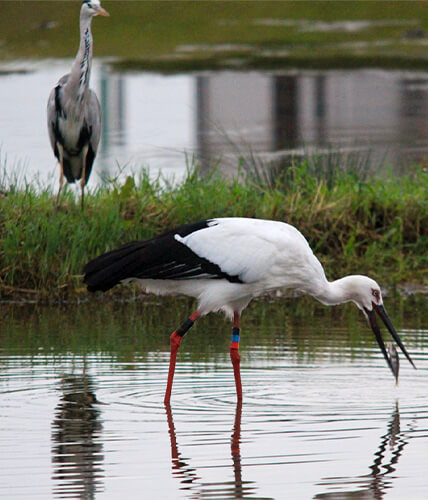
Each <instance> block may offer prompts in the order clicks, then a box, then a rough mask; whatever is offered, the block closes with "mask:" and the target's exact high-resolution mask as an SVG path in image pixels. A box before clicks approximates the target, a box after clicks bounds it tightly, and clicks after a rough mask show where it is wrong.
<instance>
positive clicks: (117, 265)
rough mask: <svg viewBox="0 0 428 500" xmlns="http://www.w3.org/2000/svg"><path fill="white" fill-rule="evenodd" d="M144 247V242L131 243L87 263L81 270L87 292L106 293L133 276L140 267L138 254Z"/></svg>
mask: <svg viewBox="0 0 428 500" xmlns="http://www.w3.org/2000/svg"><path fill="white" fill-rule="evenodd" d="M144 246H146V242H144V241H131V242H130V243H127V244H126V245H123V246H121V247H119V248H116V249H115V250H112V251H110V252H107V253H104V254H102V255H100V256H98V257H96V258H95V259H93V260H91V261H89V262H88V263H87V264H86V265H85V267H84V268H83V273H84V275H85V276H84V278H83V281H84V282H85V283H86V285H87V286H88V290H89V291H90V292H96V291H98V290H100V291H102V292H106V291H107V290H110V288H113V287H114V286H115V285H117V284H118V283H120V282H121V281H122V280H124V279H126V278H129V277H132V276H135V274H136V271H137V269H138V266H139V265H140V259H139V258H138V253H139V251H140V250H141V249H142V248H143V247H144Z"/></svg>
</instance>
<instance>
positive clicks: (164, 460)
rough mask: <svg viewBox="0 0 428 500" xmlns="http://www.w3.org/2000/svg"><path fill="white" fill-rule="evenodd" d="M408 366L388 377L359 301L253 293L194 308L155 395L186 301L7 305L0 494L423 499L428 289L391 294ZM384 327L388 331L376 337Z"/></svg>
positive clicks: (0, 356)
mask: <svg viewBox="0 0 428 500" xmlns="http://www.w3.org/2000/svg"><path fill="white" fill-rule="evenodd" d="M387 304H388V309H389V311H390V313H391V316H392V319H393V321H394V323H395V324H396V326H397V328H398V329H399V332H400V335H401V336H402V338H403V341H404V343H405V344H406V345H407V347H408V349H409V351H410V353H411V354H412V357H413V358H414V360H415V363H416V365H417V367H418V370H413V369H412V368H411V367H410V365H409V364H408V363H407V362H405V360H404V359H403V356H401V374H400V383H399V385H398V386H395V383H394V380H393V377H392V376H391V374H390V373H389V370H388V369H387V367H386V365H385V362H384V360H383V358H382V356H381V354H380V353H379V352H378V349H377V347H376V345H375V343H374V342H373V340H372V338H371V337H372V335H371V333H370V331H369V329H368V327H367V325H366V324H365V322H364V319H362V318H361V317H360V315H359V312H358V311H356V310H355V308H354V307H352V306H349V307H341V308H335V309H327V308H323V307H318V306H315V305H314V304H313V302H312V301H309V300H307V301H306V299H305V300H303V301H286V300H280V301H274V302H270V301H260V302H257V303H254V304H252V305H251V306H250V307H249V308H248V310H247V311H246V313H245V315H244V317H243V330H242V336H241V337H242V339H241V356H242V362H241V372H242V381H243V387H244V389H243V391H244V402H243V405H242V407H241V406H237V405H236V401H235V389H234V383H233V374H232V369H231V366H230V361H229V359H228V343H229V328H230V325H228V324H227V323H225V322H224V321H223V320H222V319H221V317H219V316H218V315H217V316H215V315H210V316H209V317H207V318H203V319H202V320H200V322H199V324H197V325H196V326H195V327H194V329H193V330H192V331H191V332H189V334H188V335H187V336H186V338H185V341H184V342H183V343H182V347H181V351H180V354H179V360H178V364H177V372H176V377H175V382H174V387H173V394H172V401H171V407H164V405H163V393H164V387H165V380H166V374H167V369H168V358H169V355H168V338H169V333H170V331H171V330H173V329H174V327H175V326H176V325H177V324H179V323H180V322H181V320H182V319H184V318H185V317H186V315H187V313H188V311H189V310H190V307H191V306H190V302H189V301H187V300H162V301H158V300H155V301H146V302H145V303H139V302H136V303H131V304H122V303H99V304H82V305H80V306H79V307H76V306H68V307H59V306H58V307H50V308H37V307H36V306H25V307H23V306H16V305H15V306H13V305H3V306H2V312H3V314H2V319H1V332H2V333H1V336H0V393H1V399H2V404H1V408H0V422H1V425H0V497H1V498H17V499H18V498H19V499H21V498H22V499H27V498H43V499H47V498H84V499H93V498H97V499H104V498H105V499H110V498H111V499H116V498H119V497H123V498H150V499H163V498H165V499H166V498H183V499H200V498H207V497H209V498H215V499H227V498H235V499H237V498H254V499H262V498H263V499H264V498H275V499H282V498H293V499H307V498H334V499H339V498H391V499H392V498H406V499H408V498H412V499H422V498H426V494H427V491H428V478H427V476H426V473H425V472H426V463H425V462H426V460H425V459H426V448H427V445H428V420H427V419H428V406H427V395H426V394H427V393H426V387H427V384H428V329H427V319H428V318H427V307H426V306H427V301H426V299H424V298H419V299H409V300H407V301H392V300H389V301H387ZM385 338H386V335H385Z"/></svg>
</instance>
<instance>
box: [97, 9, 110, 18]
mask: <svg viewBox="0 0 428 500" xmlns="http://www.w3.org/2000/svg"><path fill="white" fill-rule="evenodd" d="M97 13H98V15H99V16H103V17H109V16H110V14H109V13H108V12H107V11H106V10H105V9H103V8H102V7H100V8H99V9H98V10H97Z"/></svg>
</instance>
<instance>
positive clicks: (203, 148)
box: [0, 59, 428, 189]
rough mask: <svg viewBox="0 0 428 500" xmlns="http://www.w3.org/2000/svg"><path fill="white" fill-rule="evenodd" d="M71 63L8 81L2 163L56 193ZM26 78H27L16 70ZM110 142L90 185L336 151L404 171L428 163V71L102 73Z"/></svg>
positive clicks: (1, 119)
mask: <svg viewBox="0 0 428 500" xmlns="http://www.w3.org/2000/svg"><path fill="white" fill-rule="evenodd" d="M71 63H72V60H68V59H67V60H50V61H40V62H31V61H17V62H14V63H11V64H9V65H3V67H2V68H0V69H2V70H3V72H1V73H0V96H1V99H0V147H1V150H0V153H1V155H0V160H1V162H0V164H4V165H6V167H7V174H8V175H9V176H13V173H14V172H15V173H16V172H17V173H18V177H19V178H20V179H22V178H23V177H24V176H26V178H27V180H32V181H34V180H35V179H37V180H38V181H39V182H40V183H42V184H43V185H46V184H48V185H50V186H53V187H55V189H56V186H57V183H58V167H57V165H56V161H55V159H54V157H53V154H52V151H51V149H50V144H49V140H48V136H47V127H46V103H47V98H48V95H49V92H50V90H51V88H53V86H54V85H55V84H56V82H57V81H58V79H59V78H60V77H61V76H62V75H63V74H65V73H68V72H69V70H70V67H71ZM17 70H20V71H17ZM91 86H92V87H93V88H94V90H95V91H96V92H97V94H98V96H99V99H100V101H101V106H102V109H103V132H102V139H101V144H100V149H99V153H98V157H97V159H96V163H95V168H94V175H93V176H92V177H91V180H90V185H92V186H95V185H97V184H100V183H102V182H103V179H106V178H111V177H114V176H116V175H118V173H119V171H120V169H122V171H123V172H125V173H127V174H128V173H131V172H138V171H140V170H141V168H142V167H146V168H147V167H149V168H150V170H151V172H152V173H153V174H154V175H156V174H157V173H158V172H160V171H161V172H162V173H163V175H165V176H166V177H168V178H171V177H175V178H176V179H180V178H181V177H182V175H183V174H184V172H185V170H186V164H188V163H189V164H190V163H192V158H197V159H199V161H200V163H201V165H202V169H207V168H210V167H211V166H212V165H214V164H217V162H220V165H221V167H222V168H223V169H224V170H225V171H227V172H229V173H230V172H236V170H237V167H238V164H239V163H238V159H237V158H238V156H240V155H241V156H244V157H249V156H251V154H256V155H258V156H260V157H261V158H264V159H274V158H276V159H278V158H284V157H286V158H287V157H289V156H290V154H302V152H305V151H306V152H310V151H311V150H312V151H313V150H314V149H315V150H317V151H320V152H323V151H327V152H328V151H331V149H332V148H336V149H337V148H338V149H341V150H343V151H344V152H345V153H344V154H345V158H344V159H343V163H345V162H346V154H349V152H350V151H352V152H356V153H357V154H359V155H360V156H363V157H365V156H367V155H368V156H369V158H370V161H371V162H372V163H373V165H374V166H375V167H377V168H378V167H379V166H380V165H382V164H383V163H386V164H388V165H392V166H393V167H394V169H395V170H396V171H397V172H398V173H400V172H402V171H403V170H405V169H406V168H408V165H409V163H410V162H412V161H417V162H421V161H424V160H425V159H426V158H427V156H428V118H427V117H428V73H426V72H403V71H384V70H356V71H324V72H322V71H291V72H290V71H289V72H286V73H284V72H282V73H281V72H269V71H266V72H255V71H248V72H244V71H219V72H204V73H186V74H176V75H169V76H168V75H161V74H154V73H147V72H143V71H134V72H126V71H125V72H123V71H116V70H115V69H114V68H112V67H111V66H110V65H108V64H107V63H105V62H102V61H100V60H95V61H94V64H93V71H92V78H91Z"/></svg>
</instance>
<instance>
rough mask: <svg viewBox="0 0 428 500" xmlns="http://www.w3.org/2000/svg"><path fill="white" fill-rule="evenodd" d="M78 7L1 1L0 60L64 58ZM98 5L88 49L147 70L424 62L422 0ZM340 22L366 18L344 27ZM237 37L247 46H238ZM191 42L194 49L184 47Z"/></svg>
mask: <svg viewBox="0 0 428 500" xmlns="http://www.w3.org/2000/svg"><path fill="white" fill-rule="evenodd" d="M79 4H80V2H60V3H59V2H55V3H53V2H47V1H44V2H40V1H34V2H16V1H15V2H13V1H10V2H7V1H3V2H0V14H1V15H0V32H1V33H2V35H1V38H2V41H3V44H2V45H0V58H5V59H7V58H11V57H25V58H28V57H36V58H38V57H70V56H73V55H74V54H75V52H76V49H77V34H78V33H77V32H78V23H77V17H78V10H79ZM103 4H105V6H106V8H107V9H108V10H109V11H110V12H111V18H109V19H108V20H105V19H96V20H95V21H94V26H93V28H94V34H95V44H96V45H95V54H96V55H97V56H114V57H119V58H122V59H124V60H126V61H131V62H132V64H136V63H138V61H140V62H141V61H143V64H144V65H146V67H150V68H155V67H156V65H159V66H160V67H161V68H164V69H168V68H165V66H168V64H171V65H173V66H174V65H175V66H177V65H178V66H179V65H180V64H183V67H184V68H187V67H189V66H191V62H192V61H193V60H194V61H195V63H196V67H206V66H208V67H215V66H216V65H221V61H224V60H225V59H236V57H238V58H242V60H243V62H244V64H247V65H256V66H262V65H263V64H265V65H266V64H268V65H270V64H272V65H274V66H278V65H282V64H284V65H285V66H290V65H299V64H303V65H305V66H308V65H309V66H311V67H312V66H313V65H314V64H315V65H316V66H317V67H319V66H320V65H321V66H322V67H326V66H329V67H336V66H337V65H345V66H351V67H353V66H355V65H361V64H369V65H372V64H374V63H375V62H376V64H381V65H384V64H387V65H388V66H395V67H397V66H400V65H402V64H404V65H405V66H408V65H413V66H418V67H422V66H424V65H426V51H425V45H424V44H423V42H424V40H425V39H424V32H423V30H424V29H427V28H428V19H427V15H426V8H425V7H426V5H425V3H424V2H418V1H412V2H410V1H409V2H400V1H398V2H397V1H388V2H370V1H369V2H364V1H347V2H341V1H317V2H300V1H291V2H264V1H258V2H257V1H256V2H238V1H235V2H233V1H231V2H217V1H216V2H206V1H199V2H198V1H190V2H180V1H176V2H157V1H156V2H154V1H147V2H146V1H144V2H141V1H130V2H112V1H111V2H108V1H105V2H104V3H103ZM340 21H369V23H367V24H366V25H364V26H362V27H361V28H360V29H355V30H353V29H351V30H346V29H343V22H342V23H341V22H340ZM370 22H372V24H370ZM354 26H355V25H354ZM379 42H380V43H379ZM224 44H228V45H232V46H233V45H235V46H236V49H233V48H232V53H230V51H229V50H225V51H222V50H219V51H217V49H216V47H217V46H222V45H223V46H224ZM242 44H245V45H246V47H245V48H240V47H239V46H240V45H242ZM191 46H194V49H193V50H189V49H190V48H191ZM183 49H184V50H183ZM213 50H214V54H213ZM263 52H264V54H263ZM275 53H276V55H275ZM260 54H262V55H260ZM269 54H270V55H269ZM280 54H282V55H280ZM177 56H178V58H177ZM351 60H352V61H351ZM210 65H211V66H210ZM213 65H214V66H213ZM194 67H195V66H194ZM170 69H171V68H170Z"/></svg>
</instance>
